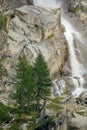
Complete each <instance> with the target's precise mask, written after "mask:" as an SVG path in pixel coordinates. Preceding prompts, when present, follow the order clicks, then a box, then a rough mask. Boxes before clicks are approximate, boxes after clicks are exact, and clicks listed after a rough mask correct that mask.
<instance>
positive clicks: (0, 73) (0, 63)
mask: <svg viewBox="0 0 87 130" xmlns="http://www.w3.org/2000/svg"><path fill="white" fill-rule="evenodd" d="M2 63H3V60H2V59H0V77H1V76H2V75H3V74H5V73H6V69H5V68H4V67H3V65H2Z"/></svg>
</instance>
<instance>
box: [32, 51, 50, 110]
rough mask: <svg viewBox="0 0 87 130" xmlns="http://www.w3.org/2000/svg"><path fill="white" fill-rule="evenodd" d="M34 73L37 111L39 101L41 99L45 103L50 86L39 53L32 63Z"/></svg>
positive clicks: (44, 65)
mask: <svg viewBox="0 0 87 130" xmlns="http://www.w3.org/2000/svg"><path fill="white" fill-rule="evenodd" d="M34 73H35V83H36V100H37V110H40V101H41V99H43V100H44V101H46V99H47V96H49V94H50V88H51V86H52V81H51V78H50V73H49V69H48V67H47V63H46V62H45V60H44V57H43V55H42V54H41V53H39V54H38V56H37V58H36V62H35V63H34Z"/></svg>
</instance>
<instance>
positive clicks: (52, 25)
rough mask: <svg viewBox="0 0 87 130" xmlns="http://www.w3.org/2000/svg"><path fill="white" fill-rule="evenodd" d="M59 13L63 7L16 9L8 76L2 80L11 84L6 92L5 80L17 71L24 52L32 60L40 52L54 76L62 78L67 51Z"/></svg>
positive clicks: (9, 43)
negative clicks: (60, 74)
mask: <svg viewBox="0 0 87 130" xmlns="http://www.w3.org/2000/svg"><path fill="white" fill-rule="evenodd" d="M60 16H61V12H60V9H56V10H46V9H43V8H38V7H34V6H28V5H25V6H22V7H20V8H17V9H15V10H14V12H13V14H12V16H11V18H10V20H9V27H8V34H7V41H6V48H7V51H6V56H5V57H6V60H5V62H4V66H5V68H6V70H7V74H8V78H7V77H6V78H4V80H3V79H2V82H3V84H4V83H5V86H8V87H7V88H8V89H7V88H6V92H5V93H6V94H7V93H10V92H9V88H10V87H9V85H7V81H6V80H8V79H10V76H12V74H14V73H15V65H16V64H17V61H18V60H17V59H18V57H19V56H20V55H21V53H24V54H25V55H26V57H27V60H28V61H29V62H31V63H33V62H34V61H35V58H36V57H37V54H38V53H39V52H41V53H42V54H43V56H44V57H45V60H46V62H47V64H48V67H49V69H50V74H51V77H52V78H58V77H59V73H60V72H61V71H62V68H63V66H64V64H65V62H66V59H67V53H68V51H67V44H66V40H65V38H64V34H63V30H64V29H63V28H62V26H61V23H60V22H61V21H60ZM1 86H2V88H4V86H3V85H1ZM7 91H8V92H7ZM5 93H4V95H5ZM1 96H2V95H1ZM5 97H6V96H5ZM6 99H7V98H6Z"/></svg>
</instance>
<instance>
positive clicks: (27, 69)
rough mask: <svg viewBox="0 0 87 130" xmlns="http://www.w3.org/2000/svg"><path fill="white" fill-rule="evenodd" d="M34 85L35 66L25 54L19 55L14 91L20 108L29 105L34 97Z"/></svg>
mask: <svg viewBox="0 0 87 130" xmlns="http://www.w3.org/2000/svg"><path fill="white" fill-rule="evenodd" d="M34 86H35V84H34V79H33V68H32V66H31V65H29V64H28V62H27V60H26V57H25V56H24V55H23V56H21V57H19V62H18V64H17V65H16V75H15V87H16V92H15V93H14V98H15V99H16V102H17V103H18V104H19V107H20V108H23V107H25V106H28V107H29V105H30V103H31V102H32V100H33V98H34Z"/></svg>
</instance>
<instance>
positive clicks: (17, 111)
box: [0, 53, 62, 130]
mask: <svg viewBox="0 0 87 130" xmlns="http://www.w3.org/2000/svg"><path fill="white" fill-rule="evenodd" d="M15 70H16V74H15V75H13V83H12V84H13V85H14V89H15V91H14V92H13V93H12V95H11V97H12V98H13V99H14V101H15V103H14V108H10V107H7V106H5V105H3V104H2V103H0V123H1V125H2V123H3V122H7V121H8V122H9V121H10V120H11V117H10V116H9V115H10V114H11V115H12V118H14V119H13V120H12V121H11V126H10V127H9V128H8V130H20V129H21V128H20V126H21V125H22V124H23V123H27V124H28V126H27V127H28V129H29V130H41V129H44V130H45V129H48V128H49V126H50V125H51V124H52V122H53V118H52V117H49V116H47V117H46V118H45V117H44V116H45V115H44V114H43V115H42V110H45V109H46V107H47V108H48V109H50V108H52V110H56V111H57V114H58V113H59V112H60V110H61V109H62V107H61V106H60V105H59V103H60V101H59V99H58V98H55V99H49V95H50V88H51V86H52V80H51V78H50V72H49V69H48V67H47V63H46V62H45V60H44V57H43V55H42V54H41V53H39V54H38V56H37V58H36V60H35V63H34V64H33V66H31V65H30V64H29V63H28V62H27V59H26V57H25V55H21V56H20V57H19V59H18V64H17V65H16V69H15ZM48 100H49V102H51V103H49V104H48V105H46V102H47V101H48ZM9 113H10V114H9ZM40 117H42V118H41V120H40V121H38V119H39V118H40Z"/></svg>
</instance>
